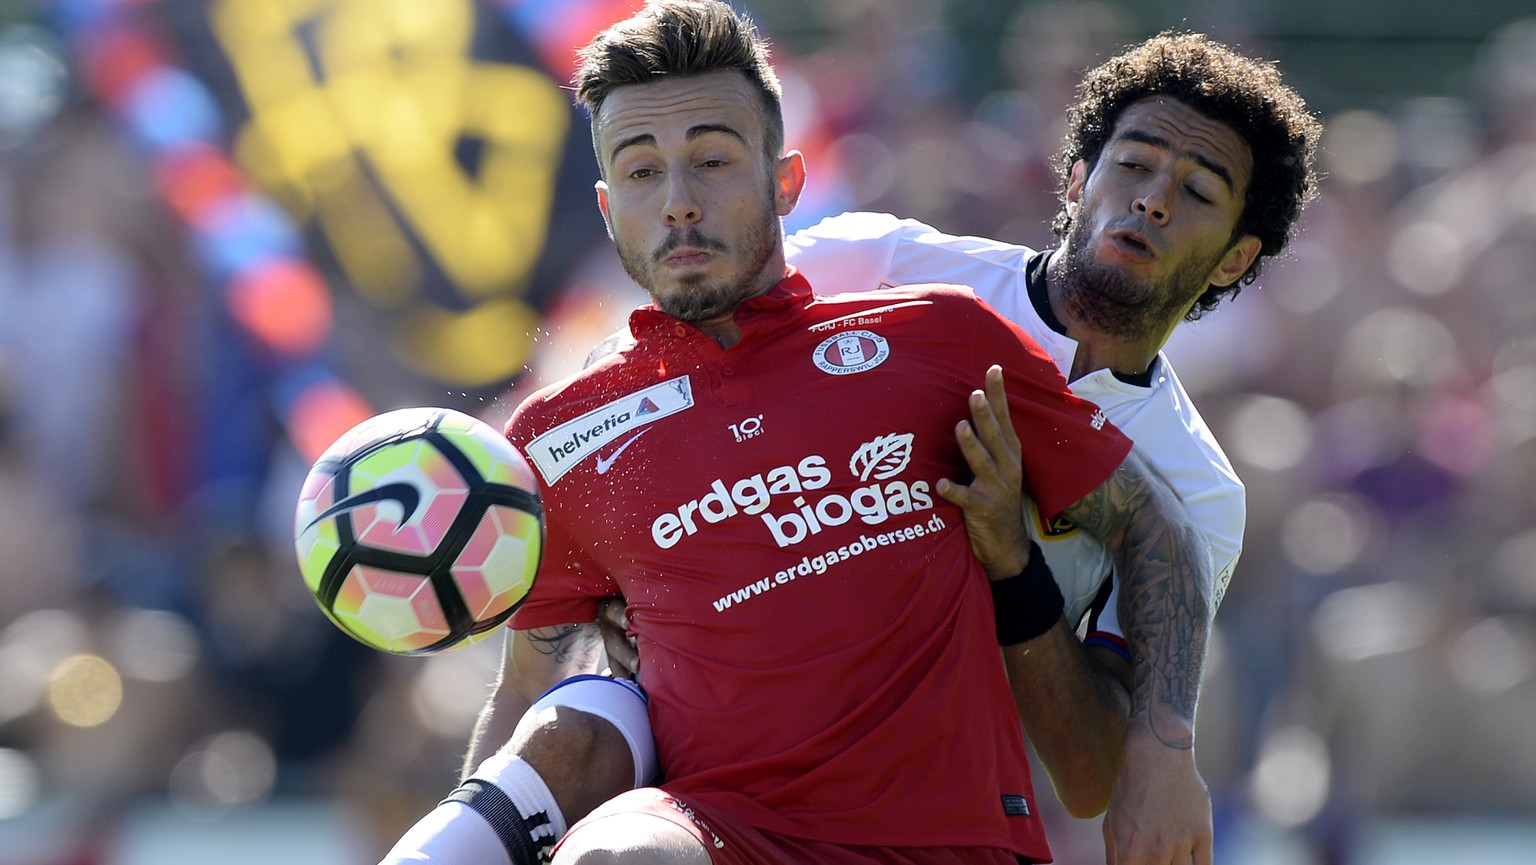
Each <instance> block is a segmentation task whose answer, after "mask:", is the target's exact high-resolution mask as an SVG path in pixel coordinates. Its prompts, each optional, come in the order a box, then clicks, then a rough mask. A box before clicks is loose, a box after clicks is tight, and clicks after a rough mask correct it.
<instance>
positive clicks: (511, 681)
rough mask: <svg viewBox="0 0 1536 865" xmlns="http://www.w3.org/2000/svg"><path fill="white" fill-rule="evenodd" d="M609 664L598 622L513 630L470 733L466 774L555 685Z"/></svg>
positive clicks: (507, 736) (507, 734) (493, 749)
mask: <svg viewBox="0 0 1536 865" xmlns="http://www.w3.org/2000/svg"><path fill="white" fill-rule="evenodd" d="M602 660H603V637H602V633H601V632H600V631H599V630H598V627H597V622H595V621H593V622H584V623H580V624H570V625H555V626H553V627H548V628H534V629H532V630H527V631H514V630H508V631H507V637H506V651H505V652H503V653H502V658H501V672H500V674H499V675H498V676H497V677H496V684H495V686H494V688H493V689H492V691H491V696H490V698H489V699H487V700H486V703H485V707H484V708H483V709H481V710H480V716H479V718H477V719H476V721H475V729H474V732H473V733H472V734H471V735H470V740H469V753H468V754H466V755H465V757H464V776H465V777H468V776H469V773H470V772H473V771H474V769H475V767H477V766H479V765H480V762H481V761H482V760H484V759H485V758H486V757H488V756H490V754H491V752H493V751H495V750H496V749H497V748H498V747H500V746H501V744H502V743H504V742H506V741H508V740H509V739H510V738H511V737H512V731H513V730H514V729H516V728H517V722H518V721H519V720H520V719H521V718H522V717H523V713H524V712H526V711H527V710H528V707H529V706H531V705H533V703H534V701H535V700H537V699H538V698H539V697H540V696H541V695H542V694H543V693H544V692H545V691H546V690H548V689H549V688H550V686H552V685H554V684H555V683H556V682H559V681H560V680H562V679H565V678H568V677H570V676H575V675H578V674H580V673H595V672H597V671H598V669H599V667H600V666H601V662H602Z"/></svg>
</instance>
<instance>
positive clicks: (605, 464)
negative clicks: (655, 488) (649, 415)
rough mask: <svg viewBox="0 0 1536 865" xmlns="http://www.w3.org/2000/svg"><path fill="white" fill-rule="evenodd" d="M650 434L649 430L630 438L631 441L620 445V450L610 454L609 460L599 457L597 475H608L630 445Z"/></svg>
mask: <svg viewBox="0 0 1536 865" xmlns="http://www.w3.org/2000/svg"><path fill="white" fill-rule="evenodd" d="M648 432H650V430H649V429H643V430H641V431H639V432H637V433H635V434H634V435H632V436H630V437H629V441H626V442H624V443H623V444H621V445H619V447H618V450H615V451H614V452H613V453H611V454H609V455H608V458H607V459H603V458H602V457H601V456H599V457H598V458H597V473H598V474H600V475H606V474H608V470H609V469H611V468H613V461H614V460H616V459H618V458H619V454H621V453H623V452H624V451H625V450H626V449H628V448H629V446H630V445H632V444H634V443H635V440H636V439H638V438H640V437H641V436H643V435H645V434H646V433H648Z"/></svg>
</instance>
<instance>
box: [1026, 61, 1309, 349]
mask: <svg viewBox="0 0 1536 865" xmlns="http://www.w3.org/2000/svg"><path fill="white" fill-rule="evenodd" d="M1077 96H1078V98H1077V103H1076V104H1075V105H1073V106H1072V107H1071V108H1069V109H1068V111H1067V134H1066V139H1065V141H1063V143H1062V149H1061V152H1060V154H1058V156H1057V165H1056V169H1057V173H1058V176H1059V177H1060V180H1061V190H1062V201H1063V208H1062V210H1061V211H1060V212H1059V213H1058V214H1057V215H1056V219H1055V220H1054V221H1053V222H1052V224H1051V230H1052V231H1053V232H1055V233H1056V235H1057V236H1058V237H1063V238H1065V237H1066V236H1067V231H1068V229H1069V228H1070V226H1071V224H1072V218H1071V217H1070V216H1069V215H1068V214H1067V211H1066V208H1065V200H1066V197H1065V191H1066V188H1067V182H1068V180H1069V178H1070V176H1071V173H1072V165H1073V163H1075V162H1076V161H1077V160H1079V159H1081V160H1083V162H1084V163H1085V164H1087V166H1088V168H1089V171H1092V170H1093V167H1094V166H1095V165H1096V164H1097V162H1098V159H1099V154H1100V153H1101V152H1102V151H1103V149H1104V145H1105V143H1106V142H1107V141H1108V140H1109V138H1110V135H1111V134H1112V133H1113V132H1114V128H1115V123H1116V122H1117V121H1118V120H1119V118H1120V115H1121V113H1122V112H1124V111H1125V109H1126V108H1127V107H1129V106H1130V105H1132V104H1133V103H1136V102H1139V101H1140V100H1142V99H1145V98H1147V97H1149V96H1169V97H1172V98H1174V99H1177V100H1178V101H1179V102H1182V103H1184V104H1185V105H1188V106H1189V107H1190V108H1193V109H1195V110H1196V111H1198V112H1200V113H1201V114H1203V115H1205V116H1206V117H1209V118H1211V119H1213V120H1218V121H1221V122H1222V123H1225V124H1227V125H1228V126H1230V127H1232V128H1233V129H1234V130H1236V131H1237V133H1238V134H1239V135H1241V136H1242V138H1243V140H1244V141H1246V142H1247V143H1248V147H1249V149H1250V150H1251V151H1252V154H1253V174H1252V176H1251V177H1250V178H1249V180H1248V193H1247V196H1246V199H1245V200H1244V202H1243V213H1242V216H1241V217H1239V218H1238V222H1237V227H1236V229H1235V230H1234V231H1233V234H1232V239H1233V240H1236V239H1237V238H1239V237H1242V236H1243V235H1245V234H1252V235H1254V236H1255V237H1257V238H1259V241H1260V242H1261V244H1262V246H1261V247H1260V250H1259V255H1258V256H1257V257H1256V258H1255V259H1254V262H1253V264H1252V265H1251V266H1250V267H1249V268H1248V270H1247V271H1246V272H1245V273H1244V274H1243V275H1242V277H1241V278H1239V279H1238V280H1236V281H1235V282H1233V283H1232V284H1231V285H1229V286H1226V287H1225V288H1221V287H1217V286H1215V285H1212V286H1209V287H1208V288H1207V289H1206V291H1205V293H1204V294H1202V295H1201V296H1200V298H1199V300H1197V301H1196V303H1195V305H1194V306H1193V307H1192V308H1191V309H1190V311H1189V314H1188V315H1187V316H1186V317H1185V318H1186V320H1189V321H1194V320H1195V319H1198V318H1199V317H1200V316H1201V315H1202V314H1203V313H1205V312H1208V311H1210V310H1212V309H1215V308H1216V306H1217V305H1218V304H1220V303H1221V301H1222V299H1223V298H1225V297H1227V296H1229V295H1230V296H1233V297H1235V296H1237V294H1238V292H1239V291H1240V290H1241V287H1242V286H1244V285H1248V284H1250V283H1252V282H1253V281H1254V280H1255V279H1257V278H1258V275H1259V269H1260V265H1261V264H1262V262H1263V260H1264V259H1265V258H1266V257H1272V256H1275V255H1278V254H1279V253H1280V251H1281V250H1282V249H1284V248H1285V244H1286V241H1287V240H1288V239H1289V238H1290V233H1291V229H1292V227H1293V226H1294V225H1295V224H1296V219H1297V217H1299V216H1300V215H1301V209H1302V207H1303V206H1305V205H1306V204H1307V202H1309V201H1311V200H1312V199H1313V198H1314V197H1316V195H1317V174H1316V171H1315V169H1314V167H1313V163H1314V160H1315V157H1316V155H1317V142H1318V138H1319V137H1320V136H1321V135H1322V128H1323V127H1322V124H1321V123H1320V122H1319V121H1318V119H1317V118H1316V117H1314V116H1313V115H1312V114H1311V113H1310V112H1309V111H1308V110H1307V105H1306V102H1305V101H1303V100H1302V98H1301V95H1300V94H1298V93H1297V92H1296V91H1295V90H1293V89H1291V87H1290V86H1288V85H1287V84H1285V82H1283V81H1282V80H1281V79H1280V71H1279V69H1278V68H1276V66H1275V65H1274V64H1273V63H1266V62H1261V61H1258V60H1255V59H1253V58H1250V57H1245V56H1243V55H1242V54H1238V53H1237V52H1235V51H1233V50H1232V49H1230V48H1228V47H1227V46H1225V45H1222V44H1220V43H1218V42H1214V41H1212V40H1211V39H1209V38H1207V37H1206V36H1203V35H1201V34H1198V33H1175V32H1171V31H1164V32H1162V33H1159V34H1158V35H1156V36H1154V37H1152V38H1151V39H1148V40H1147V41H1145V42H1143V43H1141V44H1140V45H1137V46H1135V47H1133V48H1131V49H1129V50H1127V51H1125V52H1123V53H1121V54H1118V55H1116V56H1115V57H1112V58H1110V59H1109V60H1108V61H1106V62H1105V63H1103V64H1102V65H1100V66H1098V67H1097V68H1095V69H1092V70H1090V71H1089V72H1088V74H1087V76H1086V77H1085V78H1084V79H1083V81H1082V83H1081V84H1079V85H1078V89H1077Z"/></svg>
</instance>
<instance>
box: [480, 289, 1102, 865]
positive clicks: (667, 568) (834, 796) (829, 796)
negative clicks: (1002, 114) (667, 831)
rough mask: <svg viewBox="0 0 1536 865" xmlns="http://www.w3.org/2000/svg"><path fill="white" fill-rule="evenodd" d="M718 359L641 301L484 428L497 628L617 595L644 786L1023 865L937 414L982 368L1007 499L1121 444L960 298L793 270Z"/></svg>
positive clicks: (742, 815)
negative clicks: (522, 462)
mask: <svg viewBox="0 0 1536 865" xmlns="http://www.w3.org/2000/svg"><path fill="white" fill-rule="evenodd" d="M736 320H737V322H738V323H739V324H740V326H741V331H742V336H741V340H740V342H739V343H738V344H736V345H735V346H733V347H732V348H730V349H729V350H722V349H721V348H720V347H719V346H718V345H717V344H716V343H715V342H714V341H713V340H711V339H710V338H708V337H707V336H705V335H704V334H702V333H701V332H700V331H699V330H698V329H696V328H694V327H693V326H691V325H689V324H686V323H683V322H680V321H677V320H676V319H673V318H671V317H669V316H666V315H664V314H662V313H661V312H659V311H657V310H655V309H654V308H651V307H645V308H642V309H640V310H637V311H636V312H635V313H634V314H633V315H632V316H631V319H630V328H631V331H632V333H633V335H634V336H635V338H636V340H637V343H636V344H635V345H633V346H631V347H628V348H626V349H624V350H622V351H620V352H617V353H615V354H613V355H610V356H608V357H607V358H604V359H603V360H602V361H600V362H599V363H597V364H595V365H594V366H593V367H591V368H589V369H587V370H585V371H583V372H582V373H581V374H579V375H577V376H575V377H573V378H571V379H569V380H567V381H565V382H562V383H559V384H556V385H553V386H551V387H548V388H545V389H544V390H541V391H540V392H538V393H536V394H534V395H533V396H532V397H531V398H530V399H528V400H527V401H526V402H525V403H524V404H523V405H522V406H521V407H519V409H518V411H517V412H516V413H515V414H514V416H513V418H512V421H511V422H510V424H509V426H508V436H509V438H510V439H511V440H512V441H513V443H514V444H516V445H517V446H518V447H520V448H521V449H522V450H523V451H524V453H525V454H526V455H527V456H528V458H529V460H530V462H531V463H533V464H534V465H535V466H536V467H537V470H538V474H539V476H540V490H539V491H540V493H541V495H542V496H543V501H544V507H545V520H546V532H547V536H546V540H545V550H544V560H543V564H542V566H541V569H540V572H539V576H538V580H537V582H536V584H535V586H534V588H533V591H532V594H531V595H530V597H529V598H528V600H527V601H526V602H525V603H524V605H523V607H522V608H521V609H520V610H519V611H518V613H517V615H516V616H515V617H514V619H513V625H514V626H515V627H518V628H532V627H541V626H548V625H556V624H564V623H570V622H586V621H591V620H592V619H593V618H595V616H596V610H597V602H598V599H600V598H602V597H606V596H609V595H623V596H624V597H625V598H626V599H627V602H628V605H629V616H630V620H631V622H632V627H633V631H634V634H635V636H636V637H637V639H638V643H639V648H640V656H641V670H640V680H641V684H642V685H643V686H644V687H645V689H646V690H647V692H648V693H649V694H650V698H651V704H650V705H651V719H652V725H653V728H654V731H655V737H656V743H657V748H658V753H659V757H660V760H661V764H662V767H663V769H664V770H665V773H666V779H667V780H666V783H665V784H664V786H665V787H666V788H667V789H668V790H669V791H671V792H673V793H674V794H676V795H678V796H680V797H682V798H685V799H688V800H690V801H693V802H696V803H699V804H702V805H704V806H706V807H712V808H720V809H724V810H726V811H727V812H728V813H730V814H732V815H734V816H735V817H737V818H738V819H741V820H743V821H746V822H748V823H750V824H752V825H755V826H758V827H760V828H763V829H765V830H768V831H775V832H782V833H786V834H790V835H794V836H797V837H804V838H812V839H816V840H822V841H832V842H838V843H846V844H858V845H882V846H929V845H933V846H973V845H974V846H986V847H1002V848H1008V849H1012V850H1014V851H1015V852H1018V853H1021V854H1024V855H1027V856H1032V857H1035V858H1039V859H1045V858H1048V857H1049V851H1048V849H1047V847H1046V844H1045V838H1044V832H1043V830H1042V828H1041V826H1040V822H1039V819H1038V816H1037V812H1036V808H1035V803H1034V799H1033V793H1032V790H1031V786H1030V778H1029V768H1028V764H1027V762H1026V759H1025V750H1024V740H1023V736H1022V733H1021V730H1020V725H1019V720H1018V717H1017V713H1016V711H1015V709H1014V706H1013V699H1012V697H1011V695H1010V692H1009V690H1008V686H1007V682H1006V679H1005V677H1004V674H1003V670H1002V664H1001V662H1000V657H999V653H998V648H997V643H996V639H995V636H994V627H993V622H992V604H991V596H990V592H989V589H988V587H987V581H986V576H985V574H984V573H983V572H982V569H981V566H980V564H979V563H978V562H977V561H976V559H975V557H974V556H973V555H972V554H971V551H970V545H969V541H968V539H967V537H966V533H965V528H964V524H963V519H962V515H961V513H960V511H959V509H958V508H955V507H953V506H952V505H950V504H949V503H947V502H945V501H944V500H943V499H941V498H939V496H938V495H937V493H936V492H935V491H934V485H935V482H936V481H938V479H939V478H944V477H948V478H954V479H958V480H962V481H963V480H965V479H967V478H968V469H967V467H966V465H965V461H964V458H963V457H962V455H961V453H960V449H959V446H958V444H957V443H956V441H955V432H954V430H955V425H956V424H957V423H958V422H959V421H960V420H962V419H964V418H968V417H969V410H968V408H967V402H966V401H967V398H968V397H969V395H970V393H971V392H972V391H973V390H975V389H977V388H979V387H980V386H981V385H982V382H983V377H984V374H985V372H986V369H987V367H988V366H989V365H991V364H994V363H997V364H1001V365H1002V366H1003V369H1004V370H1005V372H1006V377H1007V386H1008V392H1009V400H1010V404H1011V409H1012V412H1013V419H1014V423H1015V426H1016V428H1017V429H1018V432H1019V435H1020V437H1021V440H1022V441H1023V443H1024V448H1023V450H1024V454H1023V457H1024V462H1025V472H1026V475H1027V481H1026V487H1027V490H1026V491H1027V492H1028V494H1029V495H1030V496H1031V497H1032V498H1033V499H1034V500H1035V501H1036V502H1037V503H1038V504H1039V506H1040V508H1041V509H1042V511H1044V512H1047V513H1053V514H1054V513H1056V512H1057V511H1060V510H1061V509H1063V508H1064V507H1066V506H1067V505H1070V504H1071V503H1073V502H1075V501H1077V500H1078V499H1079V498H1081V497H1082V496H1083V495H1084V494H1086V493H1087V492H1089V491H1090V490H1092V489H1093V488H1094V487H1096V486H1097V485H1098V484H1099V483H1101V482H1102V481H1103V480H1104V478H1106V477H1107V476H1108V475H1109V473H1110V472H1111V471H1113V470H1114V468H1115V467H1116V466H1118V465H1119V464H1120V462H1121V461H1122V460H1123V459H1124V457H1125V455H1126V454H1127V453H1128V452H1129V450H1130V442H1129V440H1127V439H1126V438H1125V437H1124V436H1122V435H1121V434H1120V433H1119V432H1118V431H1117V430H1115V428H1114V427H1113V426H1111V425H1109V424H1107V423H1106V422H1105V420H1104V417H1103V415H1102V414H1101V413H1099V411H1098V409H1097V408H1096V407H1095V406H1093V405H1092V404H1091V403H1087V402H1084V401H1082V400H1080V399H1078V398H1077V397H1074V396H1073V395H1072V394H1071V393H1070V392H1069V391H1068V390H1067V387H1066V384H1065V382H1064V381H1063V379H1062V377H1061V374H1060V373H1059V372H1058V371H1057V369H1056V367H1055V366H1054V365H1053V364H1052V362H1051V360H1050V358H1048V357H1047V356H1046V355H1045V354H1044V353H1043V352H1041V351H1040V349H1039V348H1038V347H1037V346H1036V345H1035V344H1034V342H1033V341H1031V340H1030V339H1029V338H1028V337H1027V336H1025V335H1024V334H1023V333H1022V332H1020V331H1019V330H1018V329H1017V328H1016V327H1015V326H1014V325H1012V324H1010V323H1009V322H1007V321H1006V320H1004V319H1002V318H1001V317H1000V316H998V315H997V314H996V313H995V312H993V311H992V310H991V308H990V307H987V306H986V305H985V304H984V303H982V302H981V301H979V300H977V299H976V298H975V296H974V295H973V294H972V293H971V292H970V291H969V290H968V289H963V288H957V287H952V286H919V287H907V288H900V289H892V290H888V291H880V292H861V293H857V294H848V295H840V296H832V297H821V296H817V295H814V294H812V292H811V289H810V286H809V285H808V284H807V283H806V282H805V281H804V280H803V279H802V278H800V277H799V276H798V275H797V274H794V273H792V274H791V275H790V276H789V277H788V278H786V279H785V280H784V281H782V282H781V283H779V284H778V285H777V286H776V287H775V288H773V289H772V290H771V291H769V292H768V293H766V294H764V295H762V296H759V297H757V298H754V299H752V300H750V301H748V302H747V303H745V304H744V305H743V306H742V307H741V309H740V310H739V311H738V312H737V314H736Z"/></svg>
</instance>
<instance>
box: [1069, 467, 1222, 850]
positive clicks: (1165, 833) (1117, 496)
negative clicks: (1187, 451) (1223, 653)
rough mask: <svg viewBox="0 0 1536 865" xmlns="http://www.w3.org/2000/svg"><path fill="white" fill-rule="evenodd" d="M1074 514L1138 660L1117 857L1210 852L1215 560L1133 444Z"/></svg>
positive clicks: (1118, 787)
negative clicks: (1107, 576) (1108, 581)
mask: <svg viewBox="0 0 1536 865" xmlns="http://www.w3.org/2000/svg"><path fill="white" fill-rule="evenodd" d="M1065 516H1066V517H1067V518H1068V519H1070V520H1072V521H1073V522H1074V523H1076V524H1077V525H1079V526H1081V527H1082V528H1084V529H1085V530H1087V531H1088V532H1090V533H1091V534H1093V535H1095V536H1096V537H1098V538H1099V539H1100V540H1102V541H1104V543H1105V545H1106V546H1108V547H1109V549H1110V550H1111V551H1112V552H1113V553H1114V556H1115V571H1116V574H1117V579H1118V580H1119V581H1120V594H1121V600H1120V607H1119V613H1120V621H1121V622H1122V624H1123V625H1124V626H1125V632H1126V637H1127V639H1128V640H1129V642H1130V647H1131V656H1132V660H1133V671H1132V686H1131V704H1130V718H1129V722H1128V725H1127V727H1126V730H1125V736H1124V742H1123V745H1124V750H1123V753H1122V755H1120V756H1121V757H1122V758H1123V761H1124V765H1123V769H1122V770H1121V771H1120V773H1119V777H1118V779H1117V780H1116V782H1115V785H1114V789H1113V793H1112V795H1111V798H1110V802H1109V812H1108V814H1107V815H1106V817H1105V819H1104V840H1105V846H1106V852H1107V854H1108V859H1107V861H1108V862H1110V863H1111V865H1141V863H1159V865H1160V863H1165V862H1180V863H1183V862H1190V861H1193V862H1195V863H1197V865H1204V863H1209V862H1210V859H1211V836H1212V824H1211V803H1210V794H1209V792H1208V791H1207V789H1206V786H1205V781H1204V780H1203V779H1202V778H1201V777H1200V773H1199V770H1198V769H1196V767H1195V757H1194V741H1195V706H1196V703H1197V702H1198V700H1199V695H1200V679H1201V676H1202V674H1203V671H1204V666H1205V652H1206V641H1207V639H1208V638H1209V635H1210V628H1211V616H1212V613H1213V610H1214V604H1213V597H1212V592H1213V584H1214V581H1213V579H1212V576H1211V565H1210V556H1209V553H1208V552H1207V548H1206V545H1205V542H1204V539H1203V537H1202V535H1201V534H1200V531H1199V529H1198V528H1197V527H1196V526H1195V525H1194V523H1193V522H1192V521H1191V520H1190V518H1189V515H1188V513H1187V512H1186V511H1185V509H1184V507H1183V505H1182V504H1181V503H1180V502H1179V501H1178V498H1177V496H1176V494H1175V493H1174V492H1173V490H1172V489H1171V488H1170V487H1169V486H1168V484H1167V482H1166V481H1165V480H1163V478H1162V477H1161V476H1160V475H1159V474H1157V472H1156V471H1155V470H1154V469H1153V468H1152V467H1151V466H1150V465H1149V464H1147V463H1146V462H1145V461H1144V460H1142V459H1141V458H1140V456H1139V455H1138V454H1137V453H1136V452H1134V451H1133V452H1132V453H1131V455H1130V456H1129V457H1127V458H1126V461H1125V462H1124V463H1123V464H1122V465H1121V466H1120V468H1118V469H1117V470H1116V471H1115V473H1114V474H1113V475H1112V476H1111V477H1110V478H1109V479H1108V480H1106V481H1105V482H1104V483H1103V484H1101V485H1100V486H1099V488H1098V489H1097V490H1095V491H1094V492H1092V493H1090V494H1089V495H1088V496H1086V497H1084V498H1083V499H1082V500H1081V501H1079V502H1078V503H1077V504H1075V505H1073V506H1072V507H1071V508H1069V509H1067V511H1066V513H1065Z"/></svg>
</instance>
